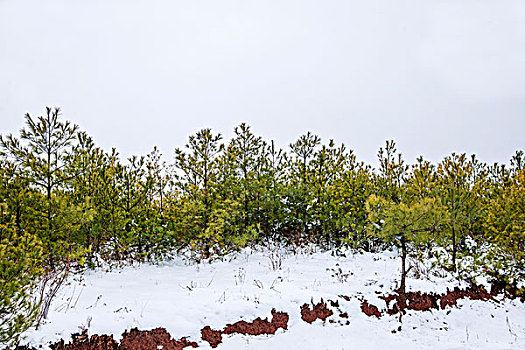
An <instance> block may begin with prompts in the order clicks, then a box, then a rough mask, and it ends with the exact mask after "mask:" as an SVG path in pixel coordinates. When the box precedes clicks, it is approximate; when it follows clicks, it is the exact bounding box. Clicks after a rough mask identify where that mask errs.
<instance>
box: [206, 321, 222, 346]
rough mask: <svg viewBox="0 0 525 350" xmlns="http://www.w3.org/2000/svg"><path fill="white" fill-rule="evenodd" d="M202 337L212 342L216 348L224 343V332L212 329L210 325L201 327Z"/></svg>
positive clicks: (211, 344)
mask: <svg viewBox="0 0 525 350" xmlns="http://www.w3.org/2000/svg"><path fill="white" fill-rule="evenodd" d="M201 338H202V340H205V341H207V342H208V343H210V346H211V347H212V348H216V347H217V345H219V344H220V343H222V332H221V331H216V330H214V329H211V327H210V326H206V327H204V328H203V329H201Z"/></svg>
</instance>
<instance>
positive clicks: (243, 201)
mask: <svg viewBox="0 0 525 350" xmlns="http://www.w3.org/2000/svg"><path fill="white" fill-rule="evenodd" d="M60 117H61V115H60V110H59V109H57V108H55V109H52V108H46V111H45V114H44V116H41V117H39V118H36V119H35V118H33V117H31V116H30V115H29V114H28V115H26V116H25V121H26V126H25V128H24V129H22V131H21V132H20V135H19V136H18V137H17V136H13V135H7V136H1V137H0V145H1V154H0V158H1V159H0V162H1V171H0V175H1V188H0V205H1V209H2V210H1V213H0V241H1V243H0V254H1V255H0V266H1V269H2V270H1V271H0V273H1V274H2V275H1V280H0V283H1V285H0V288H2V293H1V298H0V299H1V300H0V301H1V303H2V304H1V305H0V307H1V309H0V312H1V314H0V317H1V321H0V322H3V323H1V325H0V342H6V339H7V341H14V342H16V340H17V339H18V335H17V334H19V333H20V332H22V331H23V330H24V329H26V328H27V327H29V326H31V325H32V324H34V321H35V320H37V319H38V317H37V316H35V315H36V314H35V313H38V311H37V310H38V307H37V304H38V303H35V302H34V300H35V299H34V298H33V299H32V298H31V297H30V295H31V292H32V291H33V289H34V288H35V286H36V284H35V283H37V282H38V281H39V279H42V278H43V277H42V274H43V272H44V271H48V272H49V271H53V270H54V269H57V268H58V267H59V266H62V267H63V266H76V265H78V264H82V263H83V262H84V261H87V262H88V266H90V267H95V266H97V264H98V263H100V262H101V260H104V261H106V262H109V263H122V262H134V261H144V260H155V259H162V258H165V257H168V256H170V255H171V254H176V253H177V252H178V251H180V250H181V249H191V250H192V251H193V252H194V256H195V257H196V258H197V259H203V258H213V257H216V256H220V255H222V254H225V253H227V252H229V251H232V250H238V249H239V248H242V247H244V246H246V245H248V244H252V243H254V242H259V243H269V242H271V241H274V240H278V241H280V242H284V243H287V244H291V245H300V244H307V243H315V244H317V245H320V246H323V247H334V246H339V245H349V246H351V247H353V248H355V249H362V250H367V251H372V250H377V249H381V248H390V247H398V248H399V250H400V257H401V260H402V261H401V262H402V268H401V281H400V291H401V292H404V290H405V284H406V283H405V279H406V275H407V272H408V271H409V267H407V266H406V265H407V258H408V257H409V256H410V255H411V254H416V253H417V254H420V253H419V252H421V251H425V252H426V253H427V254H428V255H430V256H434V257H437V255H436V252H437V251H444V252H446V256H447V259H446V261H444V266H442V267H445V268H447V269H449V270H453V271H457V276H458V277H462V276H467V275H468V274H469V273H470V272H472V271H474V269H478V268H479V267H480V265H481V268H482V270H484V271H486V272H487V273H488V274H489V276H490V277H491V278H492V279H494V280H504V281H505V282H506V283H508V284H509V285H513V286H515V287H516V288H517V287H520V286H521V288H523V284H524V283H525V273H524V271H525V255H524V251H525V247H524V242H525V189H524V187H525V170H524V164H525V161H524V156H523V152H521V151H518V152H516V154H515V155H514V156H513V157H512V159H511V161H510V164H511V166H510V167H509V168H507V167H505V166H504V165H499V164H494V165H492V166H487V165H486V164H484V163H482V162H480V161H479V160H478V159H477V158H476V157H475V156H470V157H469V156H467V155H466V154H455V153H452V154H451V155H449V156H447V157H445V158H444V159H443V160H442V161H441V162H440V163H438V164H432V163H430V162H428V161H426V160H424V159H423V158H422V157H420V158H418V159H417V161H416V163H415V164H413V165H409V164H407V163H406V162H405V160H404V159H403V157H402V155H401V154H400V153H399V152H398V151H397V148H396V145H395V143H394V142H393V141H387V142H386V145H385V146H384V147H381V148H380V149H379V152H378V161H379V166H378V168H377V169H374V168H373V167H372V166H370V165H367V164H364V163H363V162H359V161H358V160H357V158H356V156H355V154H354V153H353V151H352V150H350V149H348V148H347V147H346V146H345V145H343V144H341V145H336V143H335V142H334V141H333V140H329V141H328V143H326V144H325V143H322V140H321V138H320V137H319V136H317V135H314V134H312V133H310V132H308V133H306V134H304V135H302V136H300V137H299V139H298V140H297V141H296V142H294V143H292V144H290V145H289V148H288V149H281V148H279V147H277V146H276V145H275V143H274V141H272V140H270V141H265V140H263V138H262V137H260V136H257V135H256V134H254V133H253V131H252V129H251V128H250V127H249V126H248V125H247V124H245V123H242V124H240V125H239V126H237V127H235V129H234V136H233V138H232V139H231V140H229V141H227V142H225V143H222V142H223V138H222V135H220V134H214V133H213V132H212V130H211V129H202V130H200V131H198V132H196V133H195V134H194V135H191V136H190V137H189V139H188V143H187V144H186V146H185V148H183V149H179V148H177V149H175V157H174V159H173V160H172V161H171V160H170V159H166V160H164V158H163V157H162V155H161V154H160V152H159V150H158V149H156V148H154V149H153V150H152V152H151V153H149V154H148V155H146V156H133V157H131V158H129V159H127V160H122V159H121V158H120V156H119V154H118V152H117V150H115V149H112V150H110V152H106V151H104V150H102V149H101V148H99V147H97V146H96V144H95V142H94V141H93V139H92V138H91V137H90V136H89V135H87V134H86V133H85V132H82V131H80V130H79V129H78V127H77V126H76V125H75V124H73V123H71V122H68V121H62V120H61V118H60ZM41 253H42V258H39V256H40V254H41ZM436 260H437V261H440V260H439V259H436ZM472 261H474V262H475V263H472ZM463 262H469V263H468V264H467V263H465V264H464V263H463ZM469 269H471V271H469ZM476 271H478V270H476ZM5 325H9V327H6V326H5ZM2 327H3V328H2ZM2 337H3V338H2Z"/></svg>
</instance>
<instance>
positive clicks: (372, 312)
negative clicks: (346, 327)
mask: <svg viewBox="0 0 525 350" xmlns="http://www.w3.org/2000/svg"><path fill="white" fill-rule="evenodd" d="M361 311H363V313H364V314H365V315H367V316H376V317H377V318H379V317H381V312H380V311H379V309H378V308H377V306H375V305H371V304H368V301H366V300H363V302H362V303H361Z"/></svg>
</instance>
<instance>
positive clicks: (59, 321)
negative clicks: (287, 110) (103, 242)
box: [25, 249, 525, 349]
mask: <svg viewBox="0 0 525 350" xmlns="http://www.w3.org/2000/svg"><path fill="white" fill-rule="evenodd" d="M399 265H400V262H399V259H398V258H397V254H396V253H394V252H387V253H381V254H371V253H367V254H352V253H351V252H346V256H338V255H337V254H333V253H332V252H312V251H310V252H302V253H299V254H293V253H291V252H284V251H282V250H280V251H276V250H269V249H260V250H252V249H245V250H243V251H242V252H240V253H236V254H232V255H229V256H227V257H226V258H225V259H224V260H223V261H216V262H212V263H201V264H197V263H194V262H192V261H190V260H188V259H186V258H182V257H180V258H176V259H173V260H170V261H166V262H162V263H160V264H159V265H150V264H142V265H135V266H129V267H124V268H118V269H112V270H110V271H105V270H104V269H98V270H95V271H88V272H86V273H84V274H82V275H76V276H72V277H70V279H69V280H68V283H67V285H66V286H65V287H64V288H63V289H62V290H61V291H60V293H59V295H58V297H57V298H56V299H55V300H54V302H53V304H52V306H51V310H50V313H49V319H48V321H47V322H46V323H45V324H44V325H43V326H41V327H40V329H38V330H30V331H28V332H27V333H26V336H27V338H26V340H25V342H26V343H29V344H31V345H32V346H38V345H41V344H42V345H45V344H49V342H55V341H58V340H59V339H61V338H64V339H65V340H66V341H68V340H69V339H70V338H71V333H74V332H78V331H79V330H80V329H82V328H88V330H89V334H113V335H114V336H115V338H116V339H120V337H121V334H122V333H123V332H124V330H129V329H131V328H133V327H138V328H139V329H140V330H148V329H153V328H157V327H164V328H166V329H167V330H168V332H169V333H170V334H171V335H172V337H173V338H177V339H178V338H180V337H183V336H187V337H189V338H190V340H193V341H196V342H198V344H199V347H200V348H203V349H208V348H210V347H209V345H208V343H206V342H204V341H202V340H201V339H200V330H201V329H202V328H203V327H204V326H206V325H209V326H211V328H213V329H222V328H223V327H224V326H226V324H228V323H234V322H236V321H239V320H246V321H251V320H253V319H255V318H257V317H262V318H265V317H270V318H271V314H270V311H271V309H272V308H275V309H276V310H277V311H284V312H287V313H288V314H289V316H290V321H289V323H288V330H286V331H283V330H278V331H277V333H276V334H275V335H271V336H257V337H255V336H244V335H238V334H236V335H229V336H225V337H224V340H223V343H222V344H221V345H219V348H223V349H385V347H388V348H389V349H524V348H525V304H523V303H521V302H519V301H518V300H514V301H511V300H502V301H472V300H460V301H459V303H458V307H456V308H448V309H446V310H434V311H432V312H418V311H410V310H409V311H408V312H407V314H406V315H405V316H403V319H402V323H399V319H398V316H383V317H382V318H380V319H377V318H376V317H368V316H366V315H365V314H363V313H362V312H361V309H360V305H361V302H360V301H359V298H360V297H365V298H366V299H367V300H368V301H369V302H370V303H372V304H375V305H377V306H378V307H380V308H382V307H384V305H385V304H384V302H383V301H382V300H380V299H379V298H378V293H377V292H380V294H384V293H388V292H390V291H391V290H392V289H394V288H395V287H396V281H397V280H398V277H399V276H398V275H399ZM407 283H408V289H409V290H422V291H435V292H439V293H442V292H445V290H446V288H447V287H449V288H452V287H454V286H458V285H459V284H458V282H455V281H454V279H453V278H452V277H447V278H438V277H435V276H433V275H429V276H428V278H427V277H423V278H422V279H414V278H409V279H408V281H407ZM339 295H346V296H350V300H349V301H346V300H344V299H343V298H341V297H339ZM321 298H324V299H325V300H326V299H331V300H338V301H339V305H340V309H341V310H342V311H346V312H347V313H348V315H349V321H350V324H349V325H342V324H341V323H343V322H339V321H342V320H343V319H341V318H339V316H338V314H339V312H337V311H336V310H335V308H331V309H333V310H334V315H333V316H331V317H330V318H329V320H330V319H333V320H334V321H336V322H335V323H330V322H325V323H323V322H322V321H320V320H317V321H315V322H314V323H313V324H308V323H305V322H304V321H302V320H301V315H300V306H301V305H303V304H304V303H309V302H310V301H311V300H312V299H313V301H314V302H318V301H319V300H320V299H321ZM499 300H500V299H499ZM344 321H345V322H346V320H344ZM400 325H401V326H402V330H401V331H397V330H398V328H399V326H400ZM393 331H396V332H393Z"/></svg>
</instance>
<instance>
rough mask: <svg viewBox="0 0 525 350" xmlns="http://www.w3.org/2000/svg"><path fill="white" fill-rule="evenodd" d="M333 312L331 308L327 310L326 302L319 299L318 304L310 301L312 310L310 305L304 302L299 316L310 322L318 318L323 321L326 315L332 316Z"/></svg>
mask: <svg viewBox="0 0 525 350" xmlns="http://www.w3.org/2000/svg"><path fill="white" fill-rule="evenodd" d="M333 314H334V313H333V312H332V310H329V309H328V308H327V307H326V303H325V302H324V301H323V299H321V301H320V302H319V303H318V304H314V303H313V302H312V310H310V305H308V304H304V305H303V306H301V318H302V319H303V321H305V322H308V323H312V322H314V321H315V320H317V319H318V318H319V319H321V320H323V321H325V320H326V319H327V318H328V317H330V316H332V315H333Z"/></svg>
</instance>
